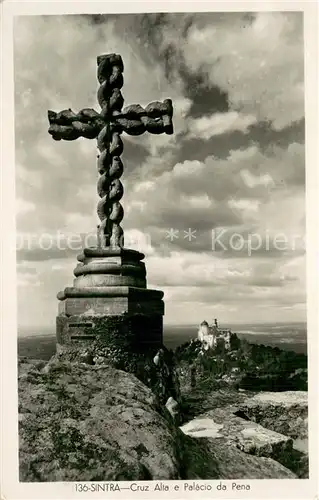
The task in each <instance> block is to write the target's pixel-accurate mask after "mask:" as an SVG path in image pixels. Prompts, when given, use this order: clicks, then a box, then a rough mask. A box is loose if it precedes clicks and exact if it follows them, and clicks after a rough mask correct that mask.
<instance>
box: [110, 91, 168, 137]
mask: <svg viewBox="0 0 319 500" xmlns="http://www.w3.org/2000/svg"><path fill="white" fill-rule="evenodd" d="M113 115H114V118H116V122H117V123H118V124H119V125H120V127H121V128H122V130H123V131H124V132H126V133H127V134H129V135H141V134H143V133H144V132H150V133H151V134H163V133H165V134H173V120H172V118H173V105H172V101H171V99H165V100H164V101H163V102H159V101H154V102H151V103H150V104H148V105H147V106H146V108H145V109H144V108H143V107H142V106H140V104H132V105H130V106H127V107H126V108H124V109H123V110H122V111H121V112H120V113H118V114H116V115H115V112H114V114H113Z"/></svg>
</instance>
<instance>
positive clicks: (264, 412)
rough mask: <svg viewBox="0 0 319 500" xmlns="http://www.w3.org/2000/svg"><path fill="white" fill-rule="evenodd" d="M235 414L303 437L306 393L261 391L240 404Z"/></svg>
mask: <svg viewBox="0 0 319 500" xmlns="http://www.w3.org/2000/svg"><path fill="white" fill-rule="evenodd" d="M237 415H240V416H242V417H244V418H246V419H249V420H253V421H254V422H257V423H258V424H261V425H262V426H264V427H266V428H267V429H271V430H273V431H276V432H279V433H281V434H285V435H286V436H290V437H292V438H293V439H305V438H307V436H308V393H307V392H305V391H287V392H261V393H259V394H256V395H255V396H253V397H252V398H249V399H246V401H244V402H243V403H242V404H240V405H239V406H238V408H237Z"/></svg>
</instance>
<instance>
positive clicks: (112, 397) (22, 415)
mask: <svg viewBox="0 0 319 500" xmlns="http://www.w3.org/2000/svg"><path fill="white" fill-rule="evenodd" d="M163 411H165V410H164V408H162V407H161V406H160V405H159V402H158V398H156V396H154V394H153V393H152V392H151V390H150V389H149V388H147V387H146V386H145V385H144V384H143V383H142V382H140V381H139V380H138V379H137V378H135V377H134V376H133V375H131V374H128V373H125V372H122V371H120V370H116V369H114V368H112V367H110V366H106V365H101V366H89V365H86V364H80V363H72V364H71V363H69V362H58V361H56V360H53V361H52V362H49V363H48V364H47V365H46V363H45V362H42V361H30V360H26V359H22V360H20V362H19V437H20V443H19V445H20V457H19V458H20V481H102V480H103V481H107V480H133V479H134V480H138V479H153V478H155V479H179V478H180V458H179V453H180V451H178V450H177V443H178V439H179V438H178V436H176V430H177V429H176V427H175V426H174V425H173V424H172V423H171V422H170V420H169V418H170V416H169V414H168V417H169V418H165V415H163ZM167 413H168V412H167Z"/></svg>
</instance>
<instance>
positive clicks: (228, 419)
mask: <svg viewBox="0 0 319 500" xmlns="http://www.w3.org/2000/svg"><path fill="white" fill-rule="evenodd" d="M181 429H182V431H183V432H186V433H187V434H188V435H190V436H193V437H204V436H206V437H213V438H219V437H223V438H224V439H225V440H226V442H227V444H229V445H232V446H235V447H236V448H238V449H239V450H241V451H244V452H245V453H249V454H251V455H256V456H261V457H269V458H273V459H274V460H278V458H280V457H281V456H282V455H283V454H284V453H289V452H291V451H292V447H293V441H292V439H291V438H288V437H287V436H284V435H282V434H279V433H277V432H274V431H271V430H269V429H265V428H264V427H262V426H261V425H259V424H256V423H255V422H251V421H247V420H244V419H242V418H240V417H237V416H235V415H233V414H231V413H230V412H229V411H227V410H222V409H216V410H213V411H211V412H207V413H206V414H205V415H203V416H202V417H198V418H196V419H194V420H192V421H191V422H189V423H188V424H186V425H184V426H182V427H181Z"/></svg>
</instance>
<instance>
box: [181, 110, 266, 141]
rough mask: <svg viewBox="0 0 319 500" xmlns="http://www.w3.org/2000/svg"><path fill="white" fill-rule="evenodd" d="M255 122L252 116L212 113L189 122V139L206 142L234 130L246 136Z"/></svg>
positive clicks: (234, 113)
mask: <svg viewBox="0 0 319 500" xmlns="http://www.w3.org/2000/svg"><path fill="white" fill-rule="evenodd" d="M256 122H257V120H256V118H255V117H254V116H252V115H242V114H240V113H237V111H229V112H228V113H214V114H213V115H211V116H202V117H201V118H198V119H193V120H189V122H188V128H189V137H200V138H202V139H206V140H207V139H210V138H211V137H213V136H215V135H222V134H225V133H226V132H230V131H234V130H239V131H240V132H243V133H244V134H247V133H248V131H249V127H250V126H251V125H253V124H255V123H256Z"/></svg>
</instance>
